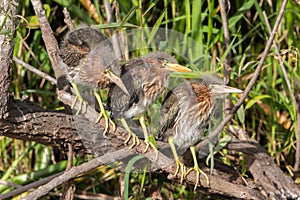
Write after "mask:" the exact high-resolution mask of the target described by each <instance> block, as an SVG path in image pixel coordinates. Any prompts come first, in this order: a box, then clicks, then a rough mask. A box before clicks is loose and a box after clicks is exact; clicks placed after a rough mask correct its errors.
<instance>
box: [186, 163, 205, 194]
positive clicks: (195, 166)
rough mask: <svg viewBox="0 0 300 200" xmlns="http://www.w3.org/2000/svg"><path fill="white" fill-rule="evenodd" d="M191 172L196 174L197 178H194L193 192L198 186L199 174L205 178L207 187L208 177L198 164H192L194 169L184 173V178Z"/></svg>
mask: <svg viewBox="0 0 300 200" xmlns="http://www.w3.org/2000/svg"><path fill="white" fill-rule="evenodd" d="M191 171H195V172H196V174H197V177H196V183H195V186H194V190H196V189H197V186H198V184H199V183H200V174H202V175H204V176H205V178H206V183H207V185H209V178H208V176H207V175H206V173H205V172H204V171H202V170H201V169H200V168H199V166H198V163H195V164H194V167H193V168H191V169H189V170H188V171H187V172H186V174H185V177H186V176H187V175H188V174H189V173H190V172H191Z"/></svg>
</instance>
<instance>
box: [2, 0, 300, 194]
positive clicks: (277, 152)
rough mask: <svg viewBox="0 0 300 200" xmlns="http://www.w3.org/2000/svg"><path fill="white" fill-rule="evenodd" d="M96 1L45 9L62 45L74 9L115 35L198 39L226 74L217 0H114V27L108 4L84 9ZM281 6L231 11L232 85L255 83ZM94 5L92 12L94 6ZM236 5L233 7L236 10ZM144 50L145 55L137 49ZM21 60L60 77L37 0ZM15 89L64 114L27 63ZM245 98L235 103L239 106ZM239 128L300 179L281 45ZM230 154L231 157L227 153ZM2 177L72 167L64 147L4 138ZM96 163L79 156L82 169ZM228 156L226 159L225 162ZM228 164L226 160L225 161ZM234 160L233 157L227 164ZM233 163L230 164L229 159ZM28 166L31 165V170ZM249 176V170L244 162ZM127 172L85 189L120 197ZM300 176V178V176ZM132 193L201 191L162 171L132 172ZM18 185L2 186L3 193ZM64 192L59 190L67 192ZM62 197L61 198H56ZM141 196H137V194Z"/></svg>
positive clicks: (286, 41)
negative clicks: (137, 31) (146, 32)
mask: <svg viewBox="0 0 300 200" xmlns="http://www.w3.org/2000/svg"><path fill="white" fill-rule="evenodd" d="M86 3H88V1H83V0H81V1H76V0H55V1H51V0H46V1H43V4H44V8H45V10H46V14H47V17H48V20H49V22H50V23H51V27H52V29H53V31H54V32H55V37H56V38H57V40H58V41H59V42H60V41H61V40H62V39H63V36H64V35H65V33H66V32H67V31H68V28H67V26H66V25H65V24H64V21H63V18H64V16H63V14H62V9H63V7H67V8H68V10H69V12H70V14H71V17H72V19H74V23H75V25H77V26H78V25H80V24H82V23H84V24H89V25H96V24H98V28H101V29H103V31H105V33H107V34H109V32H108V29H107V28H110V27H115V28H120V29H130V27H162V28H168V29H172V30H175V31H178V32H181V33H183V34H185V35H186V36H188V37H191V38H193V39H194V40H196V41H197V42H198V43H199V44H200V45H201V46H203V47H204V48H205V51H206V52H208V54H210V55H211V56H212V63H213V64H215V65H216V66H217V67H218V69H219V73H220V74H222V67H221V66H222V64H221V63H222V61H223V60H224V58H225V56H226V55H227V53H228V52H229V51H228V50H226V51H225V50H224V48H223V47H224V36H223V35H224V32H223V29H222V22H221V15H220V7H219V5H218V2H217V1H212V0H194V1H189V0H184V1H175V0H150V1H142V0H140V1H138V0H131V1H123V0H119V1H113V2H111V3H112V4H113V8H114V11H113V12H114V13H116V15H117V18H116V23H108V22H107V16H106V12H105V9H104V4H103V2H102V0H101V1H100V2H98V1H97V0H94V1H92V2H90V3H92V4H93V5H95V9H94V10H93V11H91V10H92V9H90V8H91V6H84V5H86ZM280 5H281V1H279V0H261V1H258V0H247V1H245V0H241V1H237V0H233V1H231V4H230V7H228V13H227V15H228V26H229V29H230V33H231V39H232V43H231V44H230V48H229V49H230V51H231V52H232V63H231V67H232V73H231V82H230V84H231V85H233V86H236V87H238V88H240V89H243V88H245V87H246V85H247V84H248V82H249V80H250V78H251V76H252V74H253V72H254V69H255V66H256V65H257V63H258V60H259V58H260V53H261V52H262V51H263V49H264V47H265V44H266V41H267V38H268V37H269V31H268V29H267V25H266V22H265V20H264V18H263V12H266V15H267V16H268V19H269V22H270V24H271V26H272V25H273V24H274V22H275V19H276V16H277V12H278V10H279V7H280ZM87 8H89V9H87ZM229 8H230V9H229ZM275 41H276V43H277V45H278V47H279V49H280V53H281V56H282V58H283V59H284V66H285V68H286V70H287V72H288V78H289V80H290V81H291V83H292V88H293V92H294V94H299V90H300V89H299V88H300V86H299V84H298V83H299V82H300V75H299V74H300V61H299V44H300V5H299V1H294V0H289V3H288V6H287V8H286V11H285V15H284V20H283V21H282V23H281V25H280V28H279V30H278V32H277V35H276V39H275ZM137 53H138V52H137ZM14 56H16V57H18V58H20V59H22V60H23V61H25V62H27V63H29V64H30V65H32V66H34V67H36V68H37V69H39V70H41V71H43V72H46V73H47V74H50V75H52V76H54V75H53V71H52V68H51V64H50V62H49V59H48V54H47V52H46V49H45V46H44V44H43V40H42V36H41V31H40V29H39V27H38V21H37V17H36V16H35V13H34V11H33V8H32V5H31V3H30V1H29V0H24V1H22V5H21V6H20V11H19V24H18V29H17V35H16V38H15V49H14ZM12 65H13V67H12V84H11V92H13V93H14V96H15V98H17V99H24V98H28V99H30V100H31V101H34V102H36V103H37V104H39V105H40V106H41V107H43V108H47V109H56V110H61V109H63V107H62V104H61V103H60V102H59V101H58V99H57V98H56V87H55V86H53V85H51V84H50V83H49V82H47V81H46V80H45V79H43V78H42V77H39V76H37V75H35V74H33V73H32V72H30V71H28V70H26V69H25V68H23V67H22V66H21V65H18V64H16V63H13V64H12ZM236 98H237V97H234V98H232V99H233V101H235V100H236ZM233 123H234V125H236V126H239V127H242V128H243V129H245V130H246V131H247V132H248V134H249V136H250V137H251V138H254V139H256V140H257V141H258V142H259V143H260V144H261V145H263V146H265V148H266V149H267V150H268V152H269V153H270V154H271V156H272V157H273V158H274V160H275V161H276V162H277V164H278V165H279V166H280V167H281V169H282V170H284V171H285V172H286V173H287V174H290V175H291V176H292V175H293V173H292V172H293V167H294V163H295V145H296V135H295V134H296V127H297V126H298V125H297V116H296V109H295V107H294V105H293V104H292V101H291V98H290V96H289V93H288V89H287V85H286V80H285V79H284V77H283V75H282V70H281V68H280V66H279V62H278V57H277V56H276V54H275V51H274V48H272V49H271V51H270V52H269V56H268V58H267V61H266V62H265V64H264V67H263V70H262V71H261V75H260V78H259V80H258V81H257V83H256V84H255V86H254V88H253V89H252V91H251V92H250V95H249V97H248V99H247V100H246V102H245V103H244V106H243V109H241V110H240V111H239V115H237V116H236V118H235V120H234V121H233ZM223 153H226V152H225V151H223ZM0 154H1V155H0V176H1V179H3V180H8V181H10V182H14V183H16V184H26V183H29V182H31V181H33V180H36V179H38V178H41V177H45V176H48V175H50V174H52V173H55V172H58V171H62V170H64V168H65V166H66V161H65V159H66V158H65V157H64V156H62V155H61V154H60V153H59V152H57V151H56V150H53V149H51V148H49V147H45V146H42V145H40V144H36V143H33V142H24V141H20V140H14V139H10V138H0ZM86 159H89V158H88V157H87V156H79V157H78V159H77V160H76V164H79V163H80V162H82V161H84V160H86ZM217 159H221V158H217ZM224 160H225V161H226V159H224ZM227 162H228V160H227ZM228 164H229V165H230V162H228ZM23 166H26V167H23ZM240 169H241V172H242V174H243V175H245V176H247V172H246V171H243V169H244V168H243V167H242V163H241V168H240ZM119 177H120V173H119V172H118V171H116V170H115V169H114V168H111V167H110V166H102V167H99V168H98V169H95V170H94V171H92V172H90V173H89V174H86V175H84V176H82V177H80V178H78V179H76V180H75V181H76V184H77V192H79V193H80V192H81V191H82V192H83V191H86V192H88V193H90V194H96V193H104V194H107V195H119V192H118V190H116V188H119V187H120V186H119V184H120V183H119ZM298 179H299V177H298ZM127 180H128V181H127V182H126V181H125V182H126V183H128V184H127V185H125V190H127V191H128V193H129V196H132V195H134V191H138V194H139V197H142V198H146V197H148V195H149V194H150V192H151V191H153V190H158V191H159V188H161V190H160V192H161V193H162V195H163V196H164V197H166V198H167V197H170V196H173V197H174V198H192V197H196V196H199V195H200V194H197V193H194V192H192V188H187V187H185V186H180V185H176V184H173V183H170V182H168V181H167V179H166V177H163V176H158V175H156V174H134V173H132V174H130V176H127ZM10 189H11V188H9V187H4V186H2V185H1V186H0V193H3V192H5V191H6V192H7V191H8V190H10ZM59 191H60V188H58V189H57V191H54V192H59ZM53 195H54V194H53ZM134 198H137V196H134Z"/></svg>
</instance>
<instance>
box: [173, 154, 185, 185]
mask: <svg viewBox="0 0 300 200" xmlns="http://www.w3.org/2000/svg"><path fill="white" fill-rule="evenodd" d="M175 162H176V171H175V173H174V176H177V174H178V172H179V168H180V169H181V177H180V184H182V182H183V178H184V176H185V175H186V167H185V165H184V164H183V163H182V162H181V161H180V160H179V159H176V160H175Z"/></svg>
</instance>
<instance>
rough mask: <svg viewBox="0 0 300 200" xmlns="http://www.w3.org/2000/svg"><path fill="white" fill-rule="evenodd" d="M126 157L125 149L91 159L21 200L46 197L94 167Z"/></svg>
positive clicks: (127, 153)
mask: <svg viewBox="0 0 300 200" xmlns="http://www.w3.org/2000/svg"><path fill="white" fill-rule="evenodd" d="M128 155H130V151H129V150H128V149H127V148H125V149H120V150H117V151H114V152H110V153H108V154H105V155H103V156H100V157H98V158H95V159H92V160H91V161H89V162H86V163H84V164H82V165H80V166H78V167H73V168H71V169H70V170H69V171H67V172H65V173H64V174H62V175H61V176H59V177H57V178H55V179H53V180H52V181H50V182H49V183H47V184H45V185H43V186H40V187H39V188H38V189H37V190H35V191H33V192H32V193H30V194H29V195H27V196H26V197H24V198H23V200H31V199H37V198H39V197H41V196H44V195H46V194H47V193H48V192H49V191H50V190H52V189H53V188H55V187H57V186H58V185H60V184H62V183H64V182H66V181H68V180H70V179H72V178H74V177H76V176H78V175H79V174H82V173H84V172H87V171H89V170H91V169H94V168H95V167H97V166H99V165H101V164H106V163H111V162H115V161H117V160H118V159H120V158H121V157H122V156H124V157H126V156H128Z"/></svg>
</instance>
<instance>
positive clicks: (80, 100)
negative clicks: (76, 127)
mask: <svg viewBox="0 0 300 200" xmlns="http://www.w3.org/2000/svg"><path fill="white" fill-rule="evenodd" d="M78 100H79V108H78V110H77V111H76V115H79V113H80V112H81V110H82V105H84V109H83V112H82V113H86V107H87V104H86V101H85V100H83V98H82V97H81V96H80V95H76V97H75V100H74V102H73V103H72V105H71V109H73V108H74V107H75V105H76V102H77V101H78Z"/></svg>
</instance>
